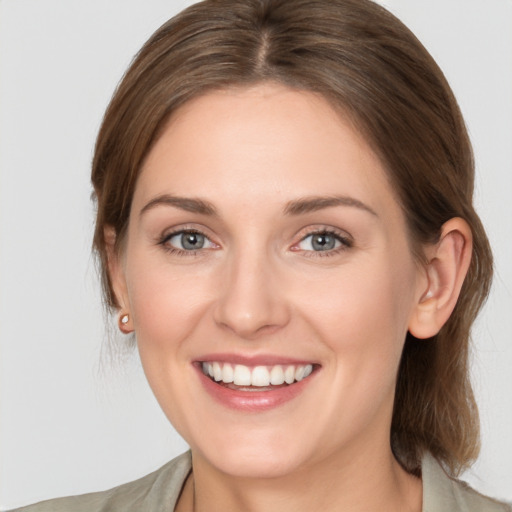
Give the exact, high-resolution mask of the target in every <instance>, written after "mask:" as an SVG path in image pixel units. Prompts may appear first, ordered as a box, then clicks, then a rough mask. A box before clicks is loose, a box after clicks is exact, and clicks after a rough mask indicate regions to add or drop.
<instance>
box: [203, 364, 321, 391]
mask: <svg viewBox="0 0 512 512" xmlns="http://www.w3.org/2000/svg"><path fill="white" fill-rule="evenodd" d="M201 369H202V371H203V374H204V375H206V376H207V377H209V378H210V379H211V380H212V381H214V382H216V383H217V384H219V385H221V386H224V387H227V388H230V389H233V390H237V391H271V390H273V389H276V388H277V387H285V386H290V385H292V384H294V383H296V382H300V381H302V380H304V379H306V378H307V377H309V376H310V375H311V374H312V373H313V371H314V370H315V365H313V364H304V365H292V364H290V365H280V364H276V365H272V366H254V367H249V366H245V365H242V364H230V363H224V362H217V361H208V362H206V361H205V362H202V363H201Z"/></svg>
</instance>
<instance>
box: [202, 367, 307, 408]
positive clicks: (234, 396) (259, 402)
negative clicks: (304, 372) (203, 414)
mask: <svg viewBox="0 0 512 512" xmlns="http://www.w3.org/2000/svg"><path fill="white" fill-rule="evenodd" d="M196 370H197V372H198V374H199V379H200V381H201V384H202V385H203V387H204V388H205V389H206V391H207V392H208V393H209V394H210V395H211V396H212V397H213V398H214V399H215V400H216V401H217V402H219V403H221V404H222V405H224V406H225V407H229V408H230V409H237V410H240V411H246V412H263V411H267V410H270V409H274V408H276V407H279V406H280V405H282V404H285V403H286V402H289V401H290V400H293V399H294V398H295V397H296V396H297V395H299V394H300V393H302V391H303V390H304V388H305V387H306V386H308V384H309V383H310V379H311V377H312V376H314V374H315V372H313V373H312V374H311V375H310V376H309V377H306V378H305V379H303V380H301V381H300V382H295V383H293V384H290V385H288V386H284V387H276V388H275V389H270V390H268V391H239V390H235V389H230V388H226V387H224V386H222V385H219V384H217V383H216V382H214V381H213V380H212V379H210V378H209V377H207V376H206V375H205V374H204V373H203V372H202V370H201V368H200V367H199V366H196Z"/></svg>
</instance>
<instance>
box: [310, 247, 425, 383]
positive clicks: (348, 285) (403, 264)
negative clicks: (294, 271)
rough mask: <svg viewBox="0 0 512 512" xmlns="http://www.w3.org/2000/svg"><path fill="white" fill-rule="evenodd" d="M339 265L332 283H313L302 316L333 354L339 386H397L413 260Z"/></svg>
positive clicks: (408, 314) (412, 295) (382, 259)
mask: <svg viewBox="0 0 512 512" xmlns="http://www.w3.org/2000/svg"><path fill="white" fill-rule="evenodd" d="M378 261H379V263H378V264H375V260H373V264H372V265H366V264H364V262H362V264H361V265H358V266H356V265H353V266H350V269H349V268H348V267H347V269H344V268H343V267H341V268H340V269H339V271H337V272H336V273H334V275H333V276H331V278H330V279H329V281H328V282H327V281H325V282H321V281H317V282H315V281H312V282H310V283H309V286H308V290H309V292H308V294H307V295H304V297H303V301H302V302H303V307H302V312H303V317H304V318H306V323H308V324H309V325H310V326H313V327H314V329H315V331H316V332H315V337H316V338H318V339H321V340H323V341H324V343H325V344H326V345H327V348H328V349H329V350H330V351H331V353H332V354H333V355H334V356H335V357H333V359H332V360H333V361H335V366H334V364H333V366H334V367H333V369H332V371H333V372H335V373H336V374H337V377H336V378H337V379H339V380H340V389H346V386H349V385H350V386H352V385H354V383H356V382H361V389H363V388H368V387H373V388H374V387H375V386H379V385H382V386H384V387H386V388H387V389H389V387H390V386H393V385H394V379H395V375H396V369H397V367H398V364H399V361H400V357H401V353H402V349H403V344H404V341H405V336H406V334H407V328H408V323H409V317H410V313H411V308H412V305H413V300H414V280H415V271H414V267H413V265H412V263H411V262H410V261H409V260H405V259H404V258H402V259H401V260H398V261H394V260H392V259H391V260H386V259H385V258H384V257H382V258H380V259H379V260H378Z"/></svg>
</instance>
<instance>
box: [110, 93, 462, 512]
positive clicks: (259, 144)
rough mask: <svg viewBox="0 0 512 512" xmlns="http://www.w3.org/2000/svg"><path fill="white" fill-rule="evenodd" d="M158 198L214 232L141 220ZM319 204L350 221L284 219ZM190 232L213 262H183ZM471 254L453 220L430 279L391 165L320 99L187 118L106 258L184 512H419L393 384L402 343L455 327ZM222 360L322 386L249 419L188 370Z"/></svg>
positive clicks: (230, 96)
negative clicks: (393, 436)
mask: <svg viewBox="0 0 512 512" xmlns="http://www.w3.org/2000/svg"><path fill="white" fill-rule="evenodd" d="M163 194H168V195H173V196H180V197H184V198H200V199H201V200H203V201H207V202H208V203H209V204H211V205H212V206H213V207H214V208H215V210H216V215H208V214H205V213H204V212H203V213H201V212H194V211H185V210H184V209H182V208H180V207H177V206H173V205H170V204H160V203H159V204H153V205H152V206H151V207H147V205H148V204H149V203H151V202H152V201H154V200H155V198H159V197H161V196H162V195H163ZM312 196H318V197H322V198H325V197H333V196H343V197H344V198H350V201H352V203H353V204H341V205H335V206H330V207H326V208H320V209H316V210H315V211H310V212H303V213H298V214H294V215H291V214H289V213H286V212H285V209H286V206H287V205H289V204H290V202H293V201H297V200H300V199H303V198H305V197H308V198H310V197H312ZM354 200H356V201H357V202H358V203H357V205H354V204H356V203H355V202H354ZM361 205H364V206H361ZM145 207H146V209H145ZM144 209H145V211H143V210H144ZM183 229H194V230H197V231H199V232H201V233H203V234H204V235H206V237H207V239H206V240H207V241H206V244H205V246H204V248H203V249H200V250H196V251H189V252H183V251H182V252H178V253H177V252H176V249H177V247H178V245H179V241H180V237H179V236H174V238H170V234H172V233H173V232H174V233H175V232H179V231H180V230H183ZM107 231H108V230H107ZM325 231H327V232H334V233H335V236H339V237H341V238H340V240H339V241H338V243H337V244H338V245H337V247H335V248H334V249H332V250H328V251H315V250H313V248H312V245H311V237H310V236H309V235H310V233H311V232H325ZM112 238H113V237H112V234H111V233H110V234H109V233H108V232H107V239H110V240H111V239H112ZM347 240H348V244H347V243H346V241H347ZM111 246H112V247H113V244H112V243H111ZM469 246H470V235H469V234H468V230H467V229H466V228H465V225H464V223H463V221H461V220H460V219H455V220H453V222H452V223H451V224H449V225H447V226H445V228H444V230H443V234H442V237H441V242H440V243H439V245H438V246H436V247H433V248H429V249H427V250H426V252H427V256H428V257H429V259H430V262H431V264H430V265H428V266H425V265H420V264H419V263H418V262H417V261H416V260H415V259H414V257H413V255H412V252H411V250H410V240H409V238H408V234H407V230H406V224H405V219H404V215H403V213H402V211H401V209H400V206H399V204H398V202H397V200H396V198H395V196H394V193H393V190H392V188H391V187H390V184H389V182H388V180H387V178H386V173H385V170H384V168H383V166H382V164H381V162H380V161H379V160H378V158H377V157H376V156H375V155H374V153H373V152H372V151H371V150H370V148H369V146H368V144H367V143H366V141H365V140H364V139H363V138H362V137H361V135H360V134H359V133H358V132H357V131H356V130H355V129H354V128H353V126H351V124H350V123H349V122H348V121H347V120H346V119H344V118H343V117H342V116H340V115H339V113H336V112H335V111H334V110H333V109H332V108H331V107H330V106H329V104H328V103H327V102H326V101H325V100H323V99H322V98H321V97H319V96H316V95H314V94H313V93H308V92H299V91H294V90H291V89H288V88H285V87H283V86H279V85H276V84H260V85H257V86H254V87H251V88H247V89H234V90H226V91H220V92H214V93H209V94H207V95H205V96H202V97H200V98H197V99H195V100H192V101H190V102H189V103H188V104H186V105H185V106H183V107H182V108H181V109H180V110H179V111H178V112H177V113H176V114H175V115H174V116H173V118H172V119H171V121H170V122H169V123H168V125H167V127H166V128H165V130H164V131H163V133H162V135H161V136H160V138H159V139H158V141H157V142H156V144H155V146H154V147H153V149H152V150H151V152H150V154H149V155H148V158H147V159H146V161H145V163H144V165H143V169H142V172H141V175H140V178H139V180H138V183H137V186H136V190H135V194H134V198H133V203H132V209H131V216H130V220H129V226H128V231H127V237H126V240H124V242H123V251H122V253H121V255H118V254H116V253H115V252H114V250H113V249H111V258H110V270H111V275H112V280H113V283H114V288H115V292H116V295H117V297H118V299H119V302H120V305H121V310H122V311H126V312H129V315H130V320H129V324H128V325H127V327H126V328H127V329H129V330H135V332H136V335H137V343H138V347H139V352H140V356H141V360H142V364H143V367H144V370H145V373H146V375H147V378H148V381H149V383H150V385H151V388H152V390H153V392H154V394H155V396H156V398H157V400H158V401H159V403H160V405H161V407H162V409H163V410H164V412H165V413H166V415H167V416H168V418H169V420H170V421H171V422H172V424H173V425H174V426H175V428H176V429H177V430H178V431H179V432H180V434H181V435H182V436H183V437H184V438H185V440H186V441H187V442H188V443H189V445H190V447H191V450H192V456H193V475H192V476H191V477H190V478H189V479H188V480H187V483H186V485H185V487H184V490H183V492H182V496H181V499H180V502H179V504H178V509H177V510H189V511H190V510H213V509H212V503H215V510H217V509H218V510H225V511H229V510H248V511H252V510H254V511H257V510H266V511H272V510H279V511H281V512H282V511H286V510H293V511H294V512H297V511H301V510H309V511H310V510H325V511H329V510H351V511H357V510H366V511H367V510H381V511H383V510H395V511H396V510H411V511H412V510H418V511H419V510H421V495H422V489H421V481H420V480H419V479H416V478H414V477H412V476H410V475H409V474H407V473H406V472H405V471H404V470H403V469H402V468H401V467H400V466H399V464H398V463H397V462H396V460H395V459H394V457H393V455H392V452H391V449H390V445H389V430H390V425H391V414H392V408H393V396H394V387H395V382H396V373H397V369H398V364H399V361H400V355H401V352H402V348H403V343H404V339H405V336H406V333H407V331H408V330H411V331H413V332H415V333H417V334H418V335H419V336H420V337H428V336H431V335H432V334H435V332H436V330H438V329H439V327H440V326H441V325H442V324H443V323H444V321H445V320H446V318H448V316H449V313H450V312H451V309H452V308H453V305H454V304H455V300H456V296H457V293H458V292H457V287H458V288H460V285H461V284H462V280H463V274H464V273H465V272H464V269H465V268H467V265H468V264H469V257H468V256H467V254H468V247H469ZM445 262H448V263H446V264H445ZM450 264H451V266H450ZM211 353H230V354H235V355H246V356H252V355H259V354H267V355H268V354H272V355H277V356H281V357H290V358H299V359H301V360H306V361H311V362H314V363H315V364H316V368H317V370H316V371H315V372H314V373H313V375H312V376H311V378H310V380H309V382H308V383H307V385H306V386H305V387H304V389H303V391H302V392H301V393H300V394H299V395H298V396H297V397H295V398H294V399H293V400H291V401H289V402H287V403H285V404H283V405H281V406H279V407H275V408H272V409H270V410H267V411H264V412H256V413H254V412H253V413H251V412H246V411H239V410H233V409H230V408H227V407H225V406H224V405H222V404H220V403H218V402H217V401H215V400H213V399H212V397H211V396H210V395H209V394H208V393H206V392H205V390H204V388H203V386H202V384H201V383H200V379H199V378H198V372H197V370H196V369H195V368H194V365H193V362H194V361H196V360H198V358H199V359H200V357H201V355H204V354H211ZM205 427H206V428H205Z"/></svg>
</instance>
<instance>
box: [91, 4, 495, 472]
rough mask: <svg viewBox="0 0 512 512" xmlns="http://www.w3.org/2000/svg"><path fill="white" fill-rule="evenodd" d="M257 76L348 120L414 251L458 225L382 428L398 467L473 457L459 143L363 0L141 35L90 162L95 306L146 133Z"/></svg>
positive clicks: (475, 272) (476, 301)
mask: <svg viewBox="0 0 512 512" xmlns="http://www.w3.org/2000/svg"><path fill="white" fill-rule="evenodd" d="M265 80H272V81H276V82H279V83H282V84H286V85H288V86H290V87H294V88H297V89H303V90H309V91H314V92H316V93H319V94H321V95H323V97H325V98H326V99H327V100H328V101H330V102H331V104H332V105H334V106H335V107H337V108H341V109H342V110H343V111H344V112H345V114H346V115H349V116H350V117H351V119H352V120H353V121H354V122H355V123H356V125H357V127H358V128H359V129H360V130H361V132H362V133H363V134H364V136H365V137H366V139H367V141H368V142H369V144H370V145H371V146H372V147H373V149H374V150H375V151H376V153H377V154H378V155H379V157H380V158H381V161H382V162H383V163H384V165H385V166H386V169H387V171H388V174H389V178H390V180H391V182H392V184H393V187H394V189H395V191H396V194H397V197H398V199H399V201H400V202H401V205H402V208H403V211H404V214H405V216H406V219H407V222H408V227H409V230H410V237H411V240H412V242H413V243H412V245H413V246H414V248H415V249H416V253H417V255H418V256H419V257H421V250H420V249H419V248H420V247H421V245H422V244H426V243H432V242H435V241H436V240H437V239H438V236H439V233H440V228H441V226H442V225H443V223H445V222H446V221H447V220H448V219H450V218H452V217H462V218H463V219H465V220H466V221H467V222H468V223H469V225H470V226H471V229H472V232H473V242H474V248H473V256H472V261H471V266H470V269H469V273H468V275H467V278H466V280H465V282H464V286H463V289H462V292H461V295H460V298H459V301H458V303H457V306H456V308H455V310H454V312H453V314H452V316H451V317H450V319H449V320H448V322H447V323H446V325H445V326H444V327H443V328H442V329H441V331H440V332H439V334H438V335H436V336H434V337H433V338H432V339H430V340H421V341H420V340H416V339H414V338H413V337H412V336H411V335H410V334H409V335H408V337H407V339H406V342H405V347H404V351H403V355H402V361H401V364H400V368H399V373H398V379H397V388H396V396H395V407H394V412H393V420H392V427H391V444H392V447H393V450H394V452H395V454H396V456H397V458H398V459H399V460H400V461H401V463H402V464H403V465H404V467H405V468H406V469H407V470H408V471H410V472H413V473H414V472H418V470H419V461H420V458H421V455H422V453H423V452H424V451H425V450H429V451H430V452H431V453H432V454H433V455H434V456H435V457H437V458H438V460H440V461H441V462H443V463H444V464H445V466H446V467H447V468H448V469H449V470H450V471H451V472H452V473H457V472H458V471H459V470H460V469H462V468H464V467H465V466H466V465H468V464H469V463H470V462H471V461H472V460H473V459H474V458H475V457H476V455H477V454H478V447H479V445H478V428H479V427H478V414H477V409H476V405H475V402H474V397H473V392H472V389H471V385H470V381H469V367H468V357H469V354H468V352H469V333H470V327H471V325H472V323H473V321H474V319H475V317H476V314H477V312H478V310H479V309H480V307H481V305H482V303H483V301H484V300H485V298H486V296H487V293H488V291H489V287H490V282H491V275H492V257H491V252H490V248H489V244H488V241H487V238H486V235H485V232H484V230H483V227H482V225H481V222H480V220H479V218H478V216H477V215H476V213H475V211H474V208H473V205H472V195H473V180H474V165H473V157H472V150H471V145H470V142H469V139H468V135H467V132H466V128H465V125H464V121H463V119H462V116H461V113H460V110H459V108H458V106H457V103H456V100H455V98H454V96H453V94H452V92H451V90H450V88H449V86H448V83H447V82H446V79H445V78H444V76H443V74H442V72H441V70H440V69H439V68H438V66H437V65H436V63H435V62H434V60H433V59H432V58H431V56H430V55H429V54H428V52H427V51H426V50H425V49H424V47H423V46H422V45H421V43H420V42H419V41H418V40H417V39H416V38H415V36H414V35H413V34H412V33H411V32H410V31H409V30H408V29H407V28H406V27H405V26H404V25H403V24H402V23H401V22H400V21H398V20H397V19H396V18H395V17H394V16H392V15H391V14H390V13H389V12H387V11H386V10H385V9H383V8H382V7H380V6H378V5H377V4H375V3H373V2H371V1H370V0H206V1H204V2H201V3H199V4H196V5H194V6H192V7H190V8H188V9H186V10H185V11H183V12H182V13H181V14H179V15H178V16H176V17H175V18H173V19H171V20H170V21H168V22H167V23H166V24H164V25H163V26H162V27H161V28H160V29H159V30H158V31H157V32H156V33H155V34H154V35H153V36H152V37H151V38H150V39H149V41H148V42H147V43H146V44H145V45H144V47H143V48H142V49H141V50H140V52H139V53H138V55H137V56H136V57H135V59H134V61H133V63H132V65H131V66H130V68H129V69H128V71H127V73H126V75H125V76H124V78H123V80H122V81H121V83H120V84H119V86H118V89H117V91H116V92H115V94H114V96H113V98H112V101H111V103H110V106H109V107H108V109H107V112H106V114H105V118H104V121H103V124H102V127H101V130H100V133H99V135H98V140H97V143H96V151H95V156H94V161H93V169H92V182H93V185H94V190H95V194H96V198H97V221H96V232H95V235H94V248H95V249H96V251H97V253H98V255H99V258H100V262H101V267H102V278H103V286H104V293H105V298H106V301H107V304H108V306H109V307H111V308H116V307H117V303H116V298H115V296H114V293H113V291H112V288H111V283H110V280H109V276H108V268H107V255H106V246H105V239H104V228H105V226H107V225H109V226H113V227H114V228H115V231H116V233H117V240H118V241H119V240H121V239H122V237H123V234H124V232H125V229H126V226H127V222H128V217H129V212H130V205H131V200H132V197H133V192H134V188H135V184H136V181H137V177H138V174H139V172H140V169H141V165H142V162H143V160H144V158H145V156H146V155H147V154H148V152H149V151H150V149H151V147H152V144H153V143H154V142H155V140H156V138H157V136H158V133H159V130H161V128H162V126H163V125H164V123H165V122H166V121H167V120H168V118H169V116H171V115H172V114H173V112H175V111H176V109H177V108H179V107H180V106H181V105H183V104H184V103H185V102H187V101H188V100H190V99H191V98H194V97H197V96H198V95H201V94H204V93H205V92H207V91H209V90H213V89H220V88H225V87H230V86H244V85H249V84H254V83H257V82H261V81H265Z"/></svg>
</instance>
